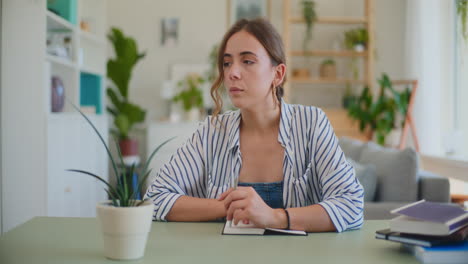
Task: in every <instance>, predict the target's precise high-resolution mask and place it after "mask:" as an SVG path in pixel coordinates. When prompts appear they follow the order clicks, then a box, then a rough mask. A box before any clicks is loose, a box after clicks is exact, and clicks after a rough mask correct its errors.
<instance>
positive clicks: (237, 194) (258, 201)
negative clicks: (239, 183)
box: [218, 187, 278, 228]
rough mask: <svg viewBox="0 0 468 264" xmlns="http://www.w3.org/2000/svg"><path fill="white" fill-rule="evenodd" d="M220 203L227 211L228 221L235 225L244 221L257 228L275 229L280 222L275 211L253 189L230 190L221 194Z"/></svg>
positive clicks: (239, 188)
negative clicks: (221, 202)
mask: <svg viewBox="0 0 468 264" xmlns="http://www.w3.org/2000/svg"><path fill="white" fill-rule="evenodd" d="M218 200H219V201H223V202H224V207H225V208H226V209H227V215H226V218H227V220H232V221H233V222H234V224H237V223H239V222H240V221H242V222H243V223H244V224H248V223H253V224H254V225H255V226H256V227H261V228H265V227H273V226H276V224H275V222H276V220H278V218H277V212H275V209H272V208H271V207H269V206H268V205H267V204H266V203H265V202H264V201H263V199H262V197H260V195H258V193H257V192H256V191H255V190H254V188H252V187H238V188H237V189H233V188H230V189H229V190H227V191H225V192H224V193H222V194H221V196H220V197H219V198H218Z"/></svg>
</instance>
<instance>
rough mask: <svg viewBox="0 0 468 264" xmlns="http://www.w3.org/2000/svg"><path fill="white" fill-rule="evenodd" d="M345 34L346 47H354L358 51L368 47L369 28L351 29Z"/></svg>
mask: <svg viewBox="0 0 468 264" xmlns="http://www.w3.org/2000/svg"><path fill="white" fill-rule="evenodd" d="M344 35H345V36H344V44H345V46H346V48H348V49H354V50H355V51H358V52H362V51H364V50H365V49H366V48H367V42H368V40H369V36H368V33H367V29H365V28H356V29H351V30H348V31H346V32H345V33H344Z"/></svg>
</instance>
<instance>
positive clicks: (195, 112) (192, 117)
mask: <svg viewBox="0 0 468 264" xmlns="http://www.w3.org/2000/svg"><path fill="white" fill-rule="evenodd" d="M186 116H187V120H188V121H198V120H200V109H198V108H192V109H190V110H189V111H188V112H187V113H186Z"/></svg>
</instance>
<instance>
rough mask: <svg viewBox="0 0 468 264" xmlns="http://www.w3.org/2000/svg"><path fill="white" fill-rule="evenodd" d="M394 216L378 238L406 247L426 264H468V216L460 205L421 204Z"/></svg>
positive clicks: (409, 206) (417, 203) (378, 233)
mask: <svg viewBox="0 0 468 264" xmlns="http://www.w3.org/2000/svg"><path fill="white" fill-rule="evenodd" d="M392 213H393V214H397V215H398V216H397V217H396V218H394V219H392V220H390V228H388V229H384V230H378V231H376V238H378V239H385V240H389V241H394V242H399V243H403V244H405V247H406V248H408V249H410V250H411V251H412V252H413V253H414V254H415V256H416V258H418V259H419V260H420V261H421V262H422V263H468V241H467V239H468V212H466V211H464V210H463V209H462V208H461V207H459V206H458V205H454V204H446V203H436V202H427V201H425V200H421V201H418V202H415V203H412V204H409V205H406V206H403V207H400V208H397V209H395V210H393V211H392Z"/></svg>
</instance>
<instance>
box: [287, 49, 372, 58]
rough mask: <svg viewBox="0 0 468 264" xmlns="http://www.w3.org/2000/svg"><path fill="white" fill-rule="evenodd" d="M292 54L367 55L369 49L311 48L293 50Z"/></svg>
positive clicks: (325, 55)
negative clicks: (308, 49) (359, 50)
mask: <svg viewBox="0 0 468 264" xmlns="http://www.w3.org/2000/svg"><path fill="white" fill-rule="evenodd" d="M291 55H292V56H323V57H366V56H367V51H363V52H357V51H352V50H310V51H305V52H304V51H300V50H293V51H291Z"/></svg>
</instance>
